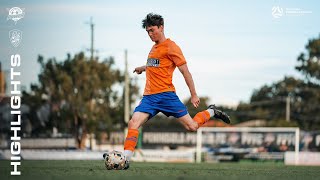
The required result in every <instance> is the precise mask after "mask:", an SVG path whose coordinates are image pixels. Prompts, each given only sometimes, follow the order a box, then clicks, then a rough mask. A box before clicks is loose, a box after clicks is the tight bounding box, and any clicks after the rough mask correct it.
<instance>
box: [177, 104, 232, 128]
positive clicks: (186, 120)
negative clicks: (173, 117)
mask: <svg viewBox="0 0 320 180" xmlns="http://www.w3.org/2000/svg"><path fill="white" fill-rule="evenodd" d="M211 117H214V118H217V119H220V120H222V121H223V122H225V123H227V124H230V117H229V116H228V115H227V114H226V113H225V112H223V111H221V110H219V109H217V108H216V106H215V105H210V106H209V107H208V109H207V110H204V111H201V112H198V113H197V114H196V115H195V116H194V118H191V117H190V115H189V114H186V115H184V116H182V117H180V118H178V121H179V122H181V124H182V125H183V126H184V127H185V128H186V129H187V130H189V131H196V130H197V129H198V128H199V127H201V126H202V125H203V124H204V123H206V122H207V121H209V119H210V118H211Z"/></svg>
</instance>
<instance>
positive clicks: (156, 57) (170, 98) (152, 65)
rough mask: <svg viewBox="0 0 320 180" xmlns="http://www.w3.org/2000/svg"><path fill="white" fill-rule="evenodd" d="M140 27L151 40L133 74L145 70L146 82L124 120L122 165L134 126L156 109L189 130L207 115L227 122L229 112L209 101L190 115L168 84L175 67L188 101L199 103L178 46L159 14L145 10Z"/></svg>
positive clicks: (130, 147)
mask: <svg viewBox="0 0 320 180" xmlns="http://www.w3.org/2000/svg"><path fill="white" fill-rule="evenodd" d="M142 27H143V29H145V30H146V31H147V33H148V35H149V37H150V39H151V40H152V41H153V42H154V43H155V44H154V45H153V47H152V48H151V51H150V52H149V55H148V59H147V63H146V65H144V66H141V67H137V68H135V69H134V71H133V72H135V73H137V74H141V73H142V72H144V71H145V72H146V85H145V89H144V94H143V98H142V100H141V102H140V104H139V105H138V106H137V107H136V108H135V110H134V113H133V115H132V118H131V120H130V121H129V123H128V134H127V137H126V139H125V142H124V155H125V156H126V160H127V163H126V167H125V169H128V168H129V161H130V158H131V157H132V155H133V152H134V150H135V147H136V144H137V140H138V135H139V131H138V128H139V127H140V126H141V125H142V124H144V123H145V122H146V121H147V120H148V119H151V118H152V117H153V116H155V115H156V114H157V113H159V112H162V113H163V114H165V115H166V116H174V117H175V118H177V119H178V121H180V122H181V123H182V125H183V126H184V127H185V128H186V129H187V130H189V131H196V130H197V129H198V128H199V127H200V126H201V125H203V124H204V123H205V122H207V121H208V120H209V119H210V118H211V117H215V118H218V119H221V120H222V121H224V122H225V123H228V124H229V123H230V119H229V116H228V115H227V114H226V113H224V112H222V111H221V110H218V109H217V108H216V107H215V105H210V106H209V107H208V109H207V110H204V111H201V112H199V113H197V114H196V115H195V116H194V118H191V117H190V115H189V113H188V111H187V108H186V106H185V105H184V104H183V103H182V102H181V101H180V100H179V98H178V96H177V95H176V93H175V87H174V85H173V84H172V74H173V71H174V70H175V68H176V67H178V69H179V71H180V72H181V73H182V75H183V77H184V79H185V82H186V84H187V86H188V88H189V90H190V94H191V103H192V104H193V106H194V107H196V108H197V107H198V106H199V103H200V99H199V97H198V95H197V92H196V89H195V86H194V83H193V79H192V76H191V74H190V72H189V70H188V66H187V62H186V60H185V58H184V56H183V54H182V51H181V49H180V48H179V46H178V45H177V44H176V43H175V42H173V41H171V40H170V39H167V38H166V37H165V35H164V20H163V18H162V16H160V15H158V14H152V13H149V14H148V15H147V16H146V17H145V19H143V20H142Z"/></svg>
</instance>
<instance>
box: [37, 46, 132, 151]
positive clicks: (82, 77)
mask: <svg viewBox="0 0 320 180" xmlns="http://www.w3.org/2000/svg"><path fill="white" fill-rule="evenodd" d="M38 62H39V64H40V65H41V73H40V74H39V83H40V84H39V85H33V88H32V89H33V91H34V92H32V94H34V96H37V97H38V99H39V96H45V97H48V98H47V101H48V102H49V104H50V105H51V111H52V113H51V121H52V125H53V126H56V127H57V128H58V129H59V130H60V131H62V132H65V133H72V134H74V135H75V137H76V138H77V140H78V143H79V147H80V148H83V147H84V139H85V137H86V135H87V134H88V133H89V134H90V133H98V132H99V131H111V130H113V129H114V128H115V127H118V128H121V124H123V113H122V112H123V108H121V107H123V105H122V104H121V103H122V102H123V100H122V96H121V95H119V94H118V90H117V89H115V87H114V85H116V84H118V85H119V84H121V83H122V82H123V79H124V77H123V74H122V73H121V72H120V70H118V69H115V68H114V67H113V65H114V59H113V57H110V58H107V59H105V60H104V61H102V62H99V61H98V60H97V59H95V60H89V59H88V58H86V57H85V56H84V53H82V52H81V53H79V54H77V55H75V56H74V58H71V56H70V55H69V54H68V56H67V59H66V60H65V61H61V62H58V61H57V60H56V59H55V58H50V59H48V60H47V61H44V58H43V57H42V56H39V57H38ZM130 86H131V87H132V91H131V93H133V94H132V95H133V96H132V97H134V94H136V93H137V91H138V90H137V87H136V86H135V84H133V83H132V82H131V85H130ZM132 101H134V99H132ZM119 107H120V108H119ZM119 125H120V126H119ZM70 131H71V132H70Z"/></svg>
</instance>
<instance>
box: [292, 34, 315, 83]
mask: <svg viewBox="0 0 320 180" xmlns="http://www.w3.org/2000/svg"><path fill="white" fill-rule="evenodd" d="M305 47H306V50H307V55H306V54H305V53H300V55H299V57H298V63H299V64H298V65H297V66H296V67H295V68H296V69H297V70H298V71H300V72H301V73H302V74H303V75H305V78H306V80H307V81H309V82H314V83H317V84H320V35H319V38H318V39H311V40H309V42H308V44H307V45H306V46H305Z"/></svg>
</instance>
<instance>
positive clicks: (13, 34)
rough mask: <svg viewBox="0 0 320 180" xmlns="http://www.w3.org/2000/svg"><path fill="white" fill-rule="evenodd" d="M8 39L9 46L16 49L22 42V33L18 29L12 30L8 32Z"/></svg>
mask: <svg viewBox="0 0 320 180" xmlns="http://www.w3.org/2000/svg"><path fill="white" fill-rule="evenodd" d="M9 39H10V42H11V44H12V45H13V46H14V47H18V46H19V44H20V42H21V40H22V31H20V30H18V29H13V30H11V31H9Z"/></svg>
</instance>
